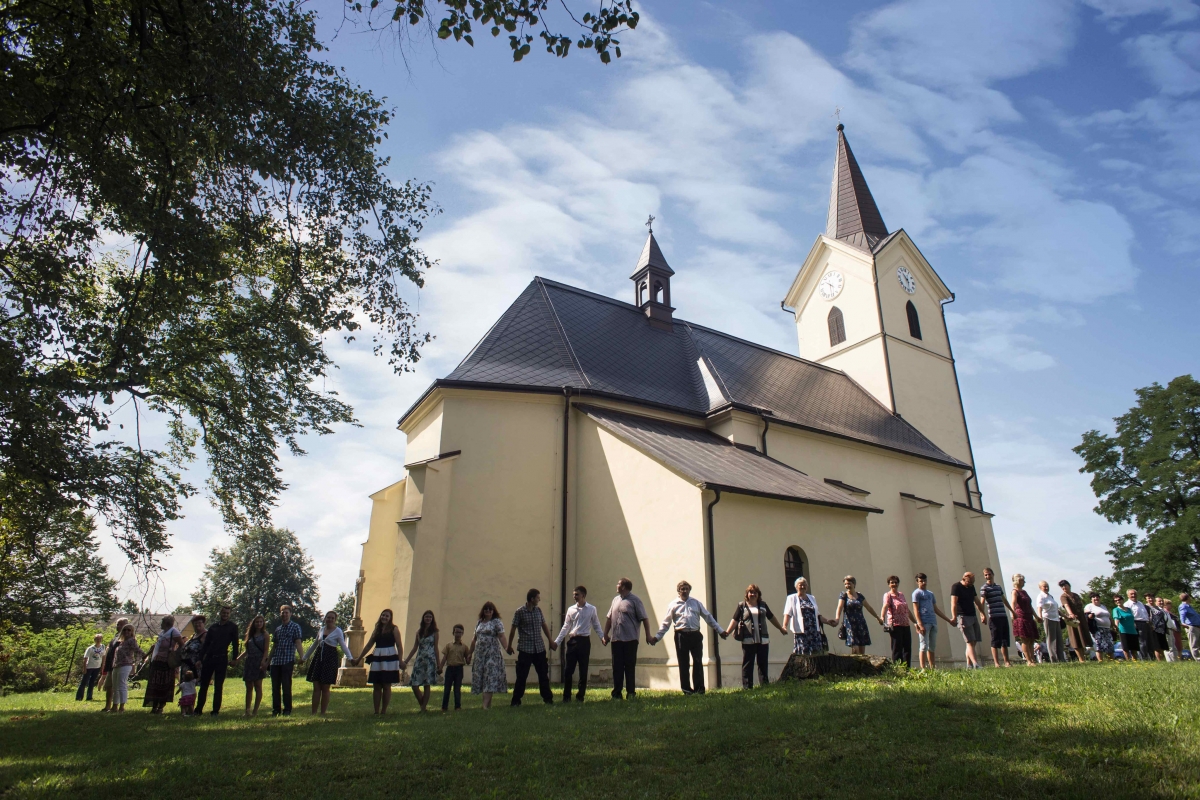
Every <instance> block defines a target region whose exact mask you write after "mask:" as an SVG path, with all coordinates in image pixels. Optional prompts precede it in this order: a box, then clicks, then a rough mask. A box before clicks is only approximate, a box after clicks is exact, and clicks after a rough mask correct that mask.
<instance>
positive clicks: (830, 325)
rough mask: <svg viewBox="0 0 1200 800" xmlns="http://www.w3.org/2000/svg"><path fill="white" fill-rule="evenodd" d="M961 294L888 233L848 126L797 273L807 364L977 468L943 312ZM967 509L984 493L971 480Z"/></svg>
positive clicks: (795, 300)
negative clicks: (854, 386) (851, 383)
mask: <svg viewBox="0 0 1200 800" xmlns="http://www.w3.org/2000/svg"><path fill="white" fill-rule="evenodd" d="M953 300H954V293H953V292H951V291H950V289H949V288H947V287H946V284H944V283H943V282H942V279H941V278H940V277H938V274H937V273H936V272H935V271H934V269H933V267H932V266H930V264H929V262H928V261H926V260H925V257H924V256H923V255H922V254H921V251H920V250H918V249H917V246H916V245H915V244H914V243H913V241H912V239H910V238H909V236H908V234H907V233H905V232H904V230H903V229H899V230H896V231H893V232H891V233H889V232H888V229H887V226H886V225H885V224H884V222H883V216H882V215H881V214H880V213H879V207H878V206H877V205H876V204H875V198H874V197H872V196H871V190H870V189H869V188H868V187H867V182H866V179H865V178H864V177H863V174H862V170H861V168H860V167H859V165H858V161H857V160H856V159H855V157H854V152H853V151H852V150H851V149H850V144H849V142H847V141H846V134H845V130H844V126H842V125H840V124H839V125H838V126H837V150H836V153H835V157H834V165H833V184H832V186H831V189H830V195H829V213H828V216H827V218H826V225H825V233H824V234H822V235H820V236H818V237H817V240H816V242H815V243H814V244H813V247H812V249H811V250H810V251H809V254H808V257H807V258H806V259H805V261H804V264H803V266H802V267H801V268H800V271H799V273H797V275H796V278H795V280H794V281H793V282H792V286H791V288H790V289H789V290H788V294H787V297H786V298H785V299H784V305H785V306H791V307H792V308H794V309H795V315H796V333H797V335H798V337H799V342H800V356H801V357H802V358H805V359H808V360H810V361H816V362H817V363H820V364H824V365H826V366H829V367H833V368H834V369H838V370H841V371H843V372H845V373H846V374H847V375H849V376H850V377H851V378H853V379H854V380H855V381H857V382H858V383H859V384H860V385H861V386H862V387H863V388H864V389H866V390H867V391H868V392H870V393H871V394H872V395H874V397H875V399H876V400H878V401H879V402H880V403H882V404H883V405H884V406H885V407H887V409H888V410H889V411H891V412H892V413H894V414H896V415H897V416H900V417H903V418H904V419H905V420H906V421H908V422H909V423H910V424H912V425H913V426H914V427H915V428H916V429H917V430H919V431H920V432H921V433H922V434H924V435H925V436H926V437H927V438H928V439H930V440H931V441H932V442H933V443H934V444H936V445H937V446H938V447H940V448H941V449H942V450H943V451H945V452H946V453H948V454H950V455H952V456H954V458H956V459H958V460H959V461H962V462H964V463H966V464H971V465H973V464H974V458H973V456H972V453H971V441H970V437H969V435H968V433H967V422H966V415H965V414H964V412H963V407H962V397H961V394H960V393H959V388H958V375H957V373H956V371H955V366H954V354H953V351H952V350H951V348H950V337H949V334H948V333H947V330H946V319H945V315H944V313H943V304H944V303H947V302H951V301H953ZM968 492H969V495H970V496H969V503H970V505H972V506H974V507H976V508H978V507H979V487H978V483H977V481H976V480H975V478H974V476H973V475H972V477H971V479H970V480H969V481H968Z"/></svg>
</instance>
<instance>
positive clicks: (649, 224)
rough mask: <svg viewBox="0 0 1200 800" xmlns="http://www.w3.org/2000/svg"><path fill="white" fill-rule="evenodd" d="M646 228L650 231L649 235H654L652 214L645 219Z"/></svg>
mask: <svg viewBox="0 0 1200 800" xmlns="http://www.w3.org/2000/svg"><path fill="white" fill-rule="evenodd" d="M646 227H647V228H649V229H650V232H651V233H654V215H653V214H651V215H650V216H648V217H646Z"/></svg>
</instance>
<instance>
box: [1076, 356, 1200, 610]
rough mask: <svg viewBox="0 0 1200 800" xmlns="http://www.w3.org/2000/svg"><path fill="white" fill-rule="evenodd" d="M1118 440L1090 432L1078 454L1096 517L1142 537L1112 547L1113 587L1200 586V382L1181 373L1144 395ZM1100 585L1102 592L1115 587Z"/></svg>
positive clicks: (1119, 421) (1120, 426) (1120, 423)
mask: <svg viewBox="0 0 1200 800" xmlns="http://www.w3.org/2000/svg"><path fill="white" fill-rule="evenodd" d="M1137 397H1138V402H1137V405H1135V406H1134V407H1133V408H1131V409H1130V410H1129V412H1128V413H1126V414H1123V415H1122V416H1120V417H1117V418H1116V420H1115V422H1116V434H1115V435H1114V436H1108V435H1106V434H1102V433H1100V432H1099V431H1095V430H1092V431H1088V432H1087V433H1085V434H1084V435H1083V441H1082V443H1081V444H1080V445H1079V446H1078V447H1076V448H1075V452H1076V453H1077V454H1078V455H1080V456H1081V457H1082V458H1083V460H1084V465H1083V467H1082V468H1081V469H1080V472H1087V473H1090V474H1091V475H1092V482H1091V484H1092V491H1093V492H1095V494H1096V497H1098V498H1099V499H1100V502H1099V504H1098V505H1097V506H1096V513H1097V514H1100V515H1101V516H1103V517H1104V518H1105V519H1107V520H1109V521H1110V522H1115V523H1129V522H1134V523H1136V524H1137V527H1138V528H1139V529H1141V531H1142V532H1141V533H1140V534H1139V533H1127V534H1124V535H1122V536H1120V537H1118V538H1117V539H1116V540H1115V541H1113V542H1112V544H1111V546H1110V548H1109V550H1108V551H1107V552H1108V556H1109V558H1110V560H1111V562H1112V565H1113V576H1112V579H1111V583H1116V584H1120V585H1121V586H1123V587H1126V588H1137V589H1139V590H1142V591H1157V592H1166V591H1175V592H1180V591H1191V590H1193V589H1195V588H1196V586H1197V585H1198V584H1200V382H1197V381H1196V380H1195V379H1194V378H1193V377H1192V376H1190V375H1181V376H1180V377H1178V378H1175V379H1174V380H1173V381H1171V382H1170V383H1169V384H1167V385H1166V386H1165V387H1164V386H1161V385H1159V384H1157V383H1155V384H1152V385H1151V386H1148V387H1146V388H1144V389H1138V390H1137ZM1106 580H1107V579H1103V578H1098V579H1096V587H1097V588H1099V587H1100V586H1102V585H1110V584H1107V583H1105V581H1106Z"/></svg>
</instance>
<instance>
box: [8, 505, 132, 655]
mask: <svg viewBox="0 0 1200 800" xmlns="http://www.w3.org/2000/svg"><path fill="white" fill-rule="evenodd" d="M95 528H96V526H95V523H94V522H93V521H92V519H91V517H89V516H87V515H86V514H84V513H82V512H80V511H70V512H62V513H60V514H58V515H57V516H55V517H54V518H52V519H49V520H46V521H45V522H43V524H42V525H41V526H40V527H39V528H38V530H37V541H38V546H37V547H31V546H30V540H29V537H28V536H26V535H25V531H23V530H21V529H19V528H17V527H15V526H13V525H10V524H9V521H8V520H7V519H6V518H5V517H3V516H0V627H2V626H7V625H13V624H15V625H21V626H25V627H28V628H30V629H32V630H34V631H41V630H45V629H47V628H57V627H61V626H63V625H66V624H68V623H71V622H77V621H78V620H79V617H80V616H81V615H84V614H98V615H101V616H104V615H107V614H110V613H111V612H112V611H114V610H115V609H116V608H117V596H116V594H115V593H114V591H113V590H114V589H115V588H116V581H114V580H113V579H112V578H111V577H110V576H109V574H108V568H107V567H106V566H105V565H104V562H103V560H101V558H100V556H99V553H98V552H97V550H98V544H97V542H96V533H95Z"/></svg>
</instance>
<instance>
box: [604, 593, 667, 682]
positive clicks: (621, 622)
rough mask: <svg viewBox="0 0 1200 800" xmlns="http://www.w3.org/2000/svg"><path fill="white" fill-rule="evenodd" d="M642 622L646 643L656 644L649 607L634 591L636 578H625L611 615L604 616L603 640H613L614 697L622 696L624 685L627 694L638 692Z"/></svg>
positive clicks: (606, 641) (607, 641)
mask: <svg viewBox="0 0 1200 800" xmlns="http://www.w3.org/2000/svg"><path fill="white" fill-rule="evenodd" d="M639 624H640V625H642V626H643V627H644V628H645V629H646V644H654V635H653V634H652V633H650V618H649V617H647V616H646V607H645V606H644V605H642V600H641V598H640V597H638V596H637V595H636V594H634V593H633V581H631V580H629V578H621V580H619V581H617V596H616V597H614V598H613V600H612V605H611V606H609V608H608V616H607V617H605V618H604V638H603V639H601V640H600V643H601V644H604V645H607V644H608V643H609V642H612V669H613V692H612V696H613V699H614V700H620V699H621V689H622V687H624V689H625V696H626V697H628V698H633V697H635V696H636V695H637V682H636V680H637V651H638V625H639Z"/></svg>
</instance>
